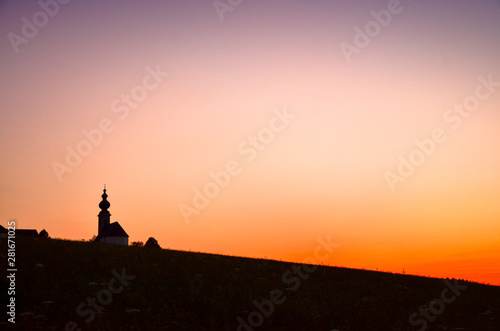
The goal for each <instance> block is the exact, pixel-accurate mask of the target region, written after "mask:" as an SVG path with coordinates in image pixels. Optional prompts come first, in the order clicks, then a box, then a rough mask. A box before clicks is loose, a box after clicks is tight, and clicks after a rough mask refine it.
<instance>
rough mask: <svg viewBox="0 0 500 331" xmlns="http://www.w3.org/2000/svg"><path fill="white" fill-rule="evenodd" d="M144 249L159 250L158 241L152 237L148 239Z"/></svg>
mask: <svg viewBox="0 0 500 331" xmlns="http://www.w3.org/2000/svg"><path fill="white" fill-rule="evenodd" d="M144 247H151V248H161V247H160V245H159V244H158V241H157V240H156V239H155V238H153V237H149V239H148V241H146V244H145V245H144Z"/></svg>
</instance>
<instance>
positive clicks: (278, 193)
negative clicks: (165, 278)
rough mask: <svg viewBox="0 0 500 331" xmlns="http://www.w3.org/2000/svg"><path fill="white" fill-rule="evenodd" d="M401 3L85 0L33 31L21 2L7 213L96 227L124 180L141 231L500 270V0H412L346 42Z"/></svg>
mask: <svg viewBox="0 0 500 331" xmlns="http://www.w3.org/2000/svg"><path fill="white" fill-rule="evenodd" d="M389 3H390V1H372V2H369V3H366V2H362V1H352V2H349V4H346V3H344V2H341V1H337V2H335V1H318V2H315V3H314V4H313V3H309V2H307V1H295V2H293V3H290V2H285V1H281V0H277V1H272V2H269V3H266V4H260V3H254V2H250V1H246V2H243V3H242V4H241V5H239V6H237V7H235V8H234V9H233V10H232V11H227V12H224V13H223V15H222V16H223V17H224V20H223V21H221V20H220V18H219V15H218V14H217V11H216V10H215V9H214V7H213V6H212V4H211V2H202V1H198V2H197V1H191V2H182V3H179V2H174V1H163V2H148V1H142V2H138V1H135V2H133V1H132V2H128V3H126V4H125V3H120V5H118V4H111V3H108V4H102V3H99V4H93V5H92V4H89V3H87V2H86V3H78V2H75V3H72V2H70V3H69V4H67V5H61V6H60V8H59V10H58V12H57V13H56V14H54V15H53V17H50V18H49V19H48V20H47V22H46V24H40V25H42V26H39V27H38V28H37V32H36V35H34V36H30V37H29V38H28V37H26V38H25V37H24V35H23V31H24V32H26V31H27V30H26V29H28V28H25V27H23V24H26V23H25V20H24V21H23V17H26V18H27V20H28V21H33V16H34V15H36V13H37V12H39V11H41V10H43V9H41V7H40V6H39V5H38V4H37V3H36V2H32V3H31V4H30V3H28V4H22V5H21V4H19V3H18V2H16V1H6V2H2V4H0V31H1V32H2V34H1V38H2V39H1V42H0V54H1V56H2V65H1V74H0V80H1V81H2V86H3V88H2V89H1V90H0V100H2V108H1V109H2V111H1V112H2V113H1V114H2V120H1V122H0V144H1V150H2V156H3V158H2V159H3V162H2V163H1V164H0V170H1V173H2V181H1V186H0V219H2V220H3V221H2V222H3V223H5V224H6V223H7V221H8V220H10V219H16V220H17V221H18V226H19V227H20V228H36V229H37V230H39V231H40V230H41V229H43V228H45V229H46V230H47V231H48V232H49V234H50V235H51V236H52V237H58V238H69V239H75V240H79V239H90V238H91V237H92V236H93V235H95V234H96V232H97V214H98V213H99V208H98V204H99V202H100V200H101V198H100V195H101V194H102V188H103V185H104V184H106V185H107V189H108V192H107V193H108V195H109V198H108V200H109V201H110V203H111V207H110V212H111V215H112V216H111V219H112V221H119V222H120V224H121V225H122V226H123V228H124V229H125V231H126V232H127V233H128V234H129V236H130V241H146V240H147V239H148V237H150V236H154V237H155V238H156V239H157V240H158V241H159V243H160V245H161V246H162V247H164V248H172V249H182V250H192V251H203V252H214V253H221V254H230V255H242V256H251V257H267V258H272V259H281V260H287V261H302V260H303V259H304V258H306V257H308V256H309V257H310V256H312V254H313V252H314V248H315V247H316V245H317V243H316V240H317V238H318V237H326V236H328V235H330V236H331V238H332V240H333V241H335V242H336V243H338V244H340V246H339V247H338V248H336V249H335V252H334V253H333V254H331V256H330V257H329V259H328V261H326V262H325V263H326V264H330V265H338V266H346V267H352V268H366V269H373V270H376V269H378V270H385V271H392V272H402V271H403V269H404V270H405V272H406V273H412V274H419V275H430V276H436V277H450V278H451V277H455V278H468V279H472V280H475V281H479V282H485V283H491V284H496V285H500V263H499V262H500V239H499V236H498V235H499V233H500V204H499V203H498V202H499V201H500V174H499V172H498V169H500V156H499V154H498V151H499V147H500V133H499V132H500V130H498V125H499V123H500V121H499V120H500V115H499V105H500V83H497V82H500V71H499V67H498V54H500V52H499V51H500V43H499V42H498V40H499V39H498V28H499V27H500V21H499V20H498V17H499V14H500V5H499V3H498V1H486V0H484V1H475V2H474V3H470V2H465V1H459V2H453V3H448V2H443V3H439V4H436V3H432V2H409V1H401V2H400V3H399V7H397V8H399V9H398V10H397V11H398V13H392V14H391V19H390V21H389V22H388V23H387V24H385V25H386V26H385V27H381V26H380V29H379V30H380V31H378V33H377V34H376V36H374V37H371V38H370V42H369V45H368V46H366V47H360V48H359V52H357V53H353V54H351V55H350V56H346V55H345V54H344V52H343V48H342V46H341V45H342V44H343V43H344V44H349V45H351V46H352V45H356V43H355V41H356V38H357V37H356V31H357V30H355V28H356V27H360V28H362V29H364V28H365V27H366V26H369V24H372V25H373V24H374V23H373V22H375V21H374V20H375V18H374V17H375V16H374V14H373V13H371V11H375V12H377V13H381V12H380V11H388V10H389V9H388V4H389ZM395 12H396V11H395ZM39 16H40V15H39ZM47 17H48V16H47ZM370 22H372V23H370ZM39 23H40V22H39ZM42 23H44V22H42ZM28 30H29V29H28ZM28 32H29V31H28ZM13 34H16V35H17V36H19V38H25V39H24V40H25V41H26V42H23V43H16V42H13V41H12V40H19V39H12V38H14V37H13V36H14V35H13ZM358 38H359V37H358ZM485 81H486V83H485ZM487 81H490V82H489V83H487ZM457 107H462V110H458V109H459V108H457ZM454 109H455V110H454ZM468 109H469V110H468ZM277 114H281V115H277ZM284 114H285V115H284ZM286 114H289V115H288V118H287V115H286ZM280 116H281V117H280ZM283 117H285V118H283ZM97 130H99V131H97ZM436 130H437V131H438V133H440V135H438V136H439V137H440V139H437V138H436V137H434V139H435V140H436V139H437V140H439V142H437V141H434V142H432V143H430V142H429V141H430V140H429V139H432V138H433V132H435V131H436ZM84 132H86V133H84ZM416 141H417V142H416ZM426 144H427V145H426ZM429 144H430V145H429ZM419 145H421V146H426V147H421V148H420V149H419ZM426 148H427V150H425V149H426ZM421 149H423V151H420V150H421ZM69 151H75V152H69ZM426 151H427V154H426V153H425V152H426ZM71 153H77V154H78V155H79V156H75V155H73V156H68V154H71ZM411 157H413V160H416V161H415V162H417V163H419V165H418V166H415V167H414V168H415V169H413V170H411V169H410V170H408V169H407V172H408V173H411V174H408V175H407V176H406V175H402V174H401V173H400V172H399V170H400V169H403V168H404V166H401V165H400V163H401V160H402V159H403V160H406V161H408V160H409V159H410V158H411ZM408 162H409V161H408ZM65 167H67V168H65ZM228 167H229V168H228ZM58 169H59V170H58ZM228 169H230V171H232V173H233V174H230V175H228V176H229V177H226V176H225V175H220V172H221V171H226V172H227V171H228ZM389 172H390V173H392V175H394V176H399V180H397V181H395V182H393V184H390V183H389V182H388V180H387V176H388V173H389ZM216 173H219V175H220V176H223V177H224V180H225V181H223V182H222V183H223V185H221V184H220V185H219V186H214V185H217V184H213V183H214V179H213V177H214V174H216ZM211 174H212V175H211ZM389 176H391V175H389ZM228 178H229V179H228ZM391 178H396V177H391ZM226 181H227V183H226ZM207 185H208V186H209V187H210V188H209V189H208V192H209V194H213V198H206V200H207V201H208V203H205V204H206V205H207V206H206V207H204V208H202V209H199V210H198V209H197V208H196V207H195V206H193V198H194V197H195V191H196V190H200V191H201V192H203V191H204V190H205V188H206V186H207ZM220 186H224V187H220ZM210 190H216V191H210ZM210 192H211V193H210ZM180 206H184V207H180ZM186 206H187V207H188V209H186ZM180 208H184V210H191V212H192V211H193V210H195V213H193V214H192V215H190V216H189V217H187V218H186V214H185V215H183V214H182V212H181V210H180ZM189 208H194V209H189ZM186 219H189V221H186ZM5 224H4V225H5Z"/></svg>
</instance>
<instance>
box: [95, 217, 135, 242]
mask: <svg viewBox="0 0 500 331" xmlns="http://www.w3.org/2000/svg"><path fill="white" fill-rule="evenodd" d="M104 237H128V234H127V233H126V232H125V230H123V228H122V227H121V225H120V223H118V222H113V223H111V224H110V225H108V226H106V227H105V228H104V229H102V231H101V233H100V234H99V235H98V236H97V237H96V240H97V241H98V240H100V239H101V238H104Z"/></svg>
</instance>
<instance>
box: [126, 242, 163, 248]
mask: <svg viewBox="0 0 500 331" xmlns="http://www.w3.org/2000/svg"><path fill="white" fill-rule="evenodd" d="M156 244H158V243H156ZM130 246H136V247H143V246H144V243H143V242H142V241H133V242H131V243H130Z"/></svg>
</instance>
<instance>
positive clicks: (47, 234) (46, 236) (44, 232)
mask: <svg viewBox="0 0 500 331" xmlns="http://www.w3.org/2000/svg"><path fill="white" fill-rule="evenodd" d="M38 236H39V237H40V238H42V239H50V236H49V233H48V232H47V231H45V229H43V230H42V231H40V233H39V234H38Z"/></svg>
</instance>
